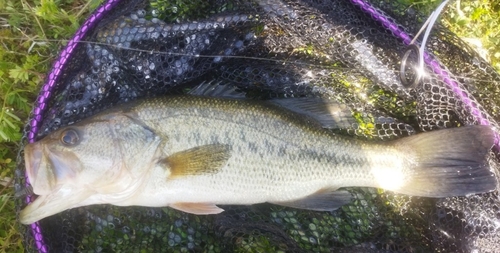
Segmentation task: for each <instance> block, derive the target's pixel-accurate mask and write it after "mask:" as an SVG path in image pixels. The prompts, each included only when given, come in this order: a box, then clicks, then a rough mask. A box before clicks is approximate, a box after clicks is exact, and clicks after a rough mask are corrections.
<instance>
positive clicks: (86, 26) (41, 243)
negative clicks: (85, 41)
mask: <svg viewBox="0 0 500 253" xmlns="http://www.w3.org/2000/svg"><path fill="white" fill-rule="evenodd" d="M120 1H121V0H108V1H107V2H105V3H103V4H102V5H101V6H99V8H97V9H96V10H95V11H94V12H93V13H92V14H91V15H90V17H89V18H88V19H87V20H85V22H84V23H83V25H82V26H80V28H79V29H78V31H77V32H76V33H75V35H74V37H73V38H72V39H71V40H70V41H69V42H68V44H67V45H66V47H65V48H64V49H63V51H62V52H61V54H60V56H59V58H58V59H57V61H56V62H55V63H54V66H53V67H52V71H51V72H50V74H49V76H48V77H47V79H46V80H47V81H46V82H45V84H44V85H43V86H42V89H41V94H39V95H38V98H37V101H36V107H35V109H34V110H33V118H32V120H31V121H30V125H31V129H30V132H29V133H28V142H29V143H33V142H34V141H35V136H36V134H37V132H38V127H39V124H40V122H41V121H42V116H43V113H44V110H45V108H46V106H47V104H46V103H47V101H48V99H49V97H50V96H51V93H52V91H53V89H54V86H55V84H56V81H57V80H58V79H59V77H60V76H61V73H62V71H63V67H64V66H65V65H66V63H67V61H68V59H70V57H71V56H72V54H73V52H74V49H75V47H76V45H77V44H78V43H79V42H80V40H81V39H82V38H83V37H84V36H85V35H87V33H88V32H89V30H90V29H91V28H92V27H94V26H95V25H96V24H97V23H98V22H99V21H100V20H101V19H102V18H103V17H104V16H105V15H106V14H107V13H108V12H109V11H110V10H111V9H112V8H113V7H115V6H116V5H117V4H118V3H119V2H120ZM25 177H26V185H29V179H28V177H27V175H25ZM31 201H32V198H31V196H28V197H26V203H31ZM30 228H31V233H32V234H33V238H34V239H35V248H36V249H37V250H38V252H43V253H46V252H48V251H49V249H48V246H47V244H46V243H45V240H44V238H43V235H42V228H41V227H40V224H39V223H38V222H35V223H33V224H31V225H30Z"/></svg>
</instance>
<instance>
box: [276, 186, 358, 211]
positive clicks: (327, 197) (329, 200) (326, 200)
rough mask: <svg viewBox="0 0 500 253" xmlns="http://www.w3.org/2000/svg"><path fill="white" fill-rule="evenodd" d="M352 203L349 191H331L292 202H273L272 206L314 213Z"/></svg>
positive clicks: (324, 191)
mask: <svg viewBox="0 0 500 253" xmlns="http://www.w3.org/2000/svg"><path fill="white" fill-rule="evenodd" d="M349 202H351V194H350V193H349V192H347V191H335V190H331V189H325V190H320V191H318V192H316V193H314V194H313V195H310V196H308V197H306V198H303V199H299V200H295V201H290V202H271V203H272V204H276V205H280V206H287V207H293V208H298V209H306V210H313V211H333V210H335V209H338V208H339V207H341V206H343V205H345V204H348V203H349Z"/></svg>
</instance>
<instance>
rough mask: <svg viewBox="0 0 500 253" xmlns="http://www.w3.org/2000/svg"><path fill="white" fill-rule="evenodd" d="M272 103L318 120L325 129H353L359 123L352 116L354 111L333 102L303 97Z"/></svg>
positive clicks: (282, 99) (277, 100)
mask: <svg viewBox="0 0 500 253" xmlns="http://www.w3.org/2000/svg"><path fill="white" fill-rule="evenodd" d="M270 102H271V103H273V104H277V105H279V106H281V107H283V108H285V109H287V110H290V111H292V112H295V113H298V114H302V115H305V116H308V117H310V118H312V119H313V120H316V121H317V122H319V123H320V124H321V126H322V127H323V128H329V129H332V128H339V129H345V128H351V127H352V126H353V124H355V123H357V121H356V119H355V118H354V117H353V116H352V111H351V109H350V108H349V107H347V106H346V105H344V104H340V103H338V102H335V101H333V100H329V99H322V98H314V97H303V98H281V99H278V98H277V99H272V100H270Z"/></svg>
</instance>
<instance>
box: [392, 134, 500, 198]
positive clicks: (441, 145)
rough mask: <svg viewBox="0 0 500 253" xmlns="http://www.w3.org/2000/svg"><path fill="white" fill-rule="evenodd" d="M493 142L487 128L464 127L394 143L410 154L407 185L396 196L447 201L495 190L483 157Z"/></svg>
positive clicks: (495, 180)
mask: <svg viewBox="0 0 500 253" xmlns="http://www.w3.org/2000/svg"><path fill="white" fill-rule="evenodd" d="M494 141H495V134H494V132H493V130H492V129H491V128H490V127H489V126H468V127H460V128H453V129H446V130H440V131H432V132H428V133H423V134H417V135H415V136H411V137H409V138H404V139H401V140H397V141H396V142H395V145H396V147H397V148H398V149H399V150H403V151H405V152H407V153H408V154H413V159H414V161H411V162H410V163H411V164H414V165H415V168H413V172H412V175H411V176H410V179H409V181H408V182H407V183H406V184H404V186H403V187H402V188H401V189H399V190H398V192H400V193H403V194H408V195H413V196H422V197H433V198H440V197H451V196H464V195H468V194H478V193H486V192H490V191H493V190H495V188H496V184H497V179H496V177H495V175H494V174H493V173H492V172H491V171H490V169H489V166H488V162H487V160H486V156H487V155H488V153H489V151H490V149H491V147H492V146H493V144H494Z"/></svg>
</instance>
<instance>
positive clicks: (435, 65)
mask: <svg viewBox="0 0 500 253" xmlns="http://www.w3.org/2000/svg"><path fill="white" fill-rule="evenodd" d="M120 1H121V0H108V1H107V2H106V3H104V4H102V5H101V6H100V7H99V8H98V9H96V10H95V11H94V13H92V14H91V16H90V17H89V18H88V19H87V20H86V21H85V22H84V23H83V25H82V26H81V27H80V29H79V30H78V31H77V32H76V33H75V36H74V37H73V38H72V39H71V40H70V41H69V42H68V45H66V47H65V48H64V49H63V51H62V52H61V54H60V56H59V59H58V60H57V61H56V62H55V64H54V66H53V68H52V71H51V72H50V74H49V76H48V78H47V81H46V82H45V84H44V85H43V86H42V89H41V92H42V93H41V94H40V95H39V96H38V99H37V102H36V103H37V105H36V107H35V108H34V110H33V118H32V120H31V121H30V125H31V129H30V132H29V133H28V142H29V143H33V142H34V141H35V137H36V134H37V132H38V127H39V124H40V122H41V121H42V118H43V117H42V116H43V112H44V110H45V108H46V105H47V104H46V102H47V101H48V99H49V98H50V96H51V94H52V91H53V89H54V86H55V83H56V81H57V80H58V79H59V77H60V76H61V71H62V69H63V67H64V66H65V65H66V62H67V61H68V59H69V58H70V57H71V55H72V54H73V51H74V49H75V47H76V45H77V44H78V43H79V42H80V40H81V39H82V38H83V37H84V36H85V35H86V34H87V32H88V31H89V30H90V29H91V28H92V27H94V26H95V25H96V24H97V23H98V22H99V21H100V20H101V19H102V18H103V17H104V15H105V14H107V13H108V12H109V11H110V10H111V9H112V8H113V7H115V6H116V5H117V4H118V3H119V2H120ZM351 2H352V3H353V4H354V5H356V6H359V7H360V8H361V10H362V11H364V12H365V13H368V14H370V16H371V17H372V18H373V19H374V20H376V21H378V22H379V23H381V24H382V25H383V26H384V27H385V28H386V29H388V30H390V31H391V32H392V33H393V34H394V35H395V36H398V37H399V38H400V39H402V41H403V42H404V43H405V44H406V45H409V44H410V42H411V40H412V39H411V37H410V36H409V35H408V34H407V33H405V32H404V31H403V30H402V29H400V28H399V26H398V25H397V24H395V23H393V22H391V21H390V20H389V19H388V18H387V17H386V16H385V15H384V14H383V13H381V12H380V11H379V10H378V9H376V8H374V7H373V6H371V5H370V4H369V3H367V2H364V1H362V0H351ZM424 60H425V63H426V64H427V65H428V66H429V67H430V68H431V69H432V70H433V71H434V73H436V74H438V75H439V76H440V77H441V78H442V79H443V81H444V82H445V83H446V84H447V85H449V86H450V87H451V88H452V90H453V92H454V93H455V94H456V95H457V96H458V97H459V99H460V100H461V101H462V102H463V103H464V104H465V105H466V106H467V107H468V109H469V111H470V112H471V114H472V116H473V117H474V118H475V119H476V120H477V121H478V122H479V123H480V124H481V125H491V122H490V121H489V120H488V119H486V118H484V117H483V116H482V115H481V110H480V109H479V108H477V107H476V106H475V103H473V101H472V100H471V99H470V98H469V97H468V96H467V94H466V93H464V92H463V91H462V90H461V89H460V87H459V85H458V84H457V83H456V82H455V81H454V80H452V79H451V78H450V73H448V72H447V71H446V70H444V69H443V68H441V66H440V64H439V62H438V61H437V60H436V59H434V58H433V57H432V56H431V55H430V54H428V53H425V54H424ZM496 145H497V146H498V145H499V138H498V135H497V139H496ZM26 184H27V185H29V180H28V178H27V176H26ZM31 200H32V199H31V196H28V197H27V198H26V203H31ZM30 226H31V232H32V233H33V237H34V238H35V247H36V249H37V250H38V252H43V253H46V252H48V246H47V244H46V243H45V241H44V238H43V235H42V232H41V227H40V225H39V223H38V222H35V223H33V224H31V225H30Z"/></svg>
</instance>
